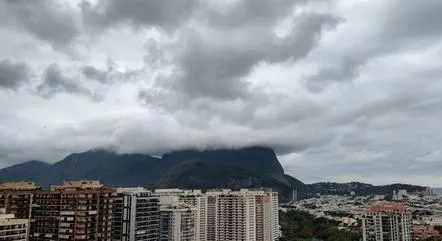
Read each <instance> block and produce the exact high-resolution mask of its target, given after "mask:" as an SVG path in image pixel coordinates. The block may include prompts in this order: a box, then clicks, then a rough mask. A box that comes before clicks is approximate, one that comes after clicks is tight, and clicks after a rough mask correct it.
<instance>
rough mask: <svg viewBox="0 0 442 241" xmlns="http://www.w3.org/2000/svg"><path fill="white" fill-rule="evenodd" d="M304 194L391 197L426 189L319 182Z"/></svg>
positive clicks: (308, 187) (311, 185)
mask: <svg viewBox="0 0 442 241" xmlns="http://www.w3.org/2000/svg"><path fill="white" fill-rule="evenodd" d="M305 186H306V189H305V190H306V193H307V195H308V196H313V195H316V194H321V195H350V192H352V191H353V192H355V194H356V195H358V196H368V195H391V194H392V193H393V190H396V191H397V190H401V189H405V190H407V192H408V193H417V192H423V191H425V189H426V188H427V187H423V186H416V185H409V184H400V183H397V184H390V185H382V186H374V185H371V184H366V183H360V182H349V183H336V182H319V183H313V184H307V185H305Z"/></svg>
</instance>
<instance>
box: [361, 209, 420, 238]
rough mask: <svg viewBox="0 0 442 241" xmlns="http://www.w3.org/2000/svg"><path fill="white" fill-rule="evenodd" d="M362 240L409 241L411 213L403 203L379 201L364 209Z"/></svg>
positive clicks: (410, 236) (410, 235)
mask: <svg viewBox="0 0 442 241" xmlns="http://www.w3.org/2000/svg"><path fill="white" fill-rule="evenodd" d="M362 238H363V241H411V240H412V234H411V213H410V212H409V211H408V210H407V207H406V206H405V205H404V204H403V203H380V204H375V205H373V206H371V207H370V208H368V209H367V210H365V212H364V215H363V219H362Z"/></svg>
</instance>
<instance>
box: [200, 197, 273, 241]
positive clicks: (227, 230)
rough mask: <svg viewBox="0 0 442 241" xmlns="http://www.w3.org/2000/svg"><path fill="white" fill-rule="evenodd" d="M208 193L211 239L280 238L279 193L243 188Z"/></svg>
mask: <svg viewBox="0 0 442 241" xmlns="http://www.w3.org/2000/svg"><path fill="white" fill-rule="evenodd" d="M207 196H208V214H209V215H208V234H209V235H208V240H211V241H212V240H213V241H227V240H259V241H274V240H277V239H278V238H279V220H278V196H277V193H275V192H271V191H264V190H259V191H251V190H247V189H241V190H240V191H231V190H219V191H211V192H207ZM275 215H276V216H275Z"/></svg>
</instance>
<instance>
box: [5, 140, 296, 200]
mask: <svg viewBox="0 0 442 241" xmlns="http://www.w3.org/2000/svg"><path fill="white" fill-rule="evenodd" d="M75 179H98V180H100V181H101V182H102V183H103V184H105V185H107V186H145V187H148V188H166V187H179V188H202V189H209V188H253V187H270V188H273V189H274V190H276V191H278V192H280V194H281V198H283V199H288V198H290V195H291V193H292V190H293V188H297V189H299V190H303V188H304V184H303V183H302V182H300V181H299V180H297V179H295V178H293V177H291V176H289V175H286V174H284V170H283V168H282V166H281V164H280V163H279V161H278V158H277V157H276V155H275V153H274V152H273V150H272V149H270V148H266V147H246V148H241V149H217V150H203V151H200V150H192V149H189V150H180V151H173V152H169V153H166V154H164V155H163V156H162V157H161V158H157V157H153V156H150V155H145V154H117V153H115V152H112V151H107V150H91V151H87V152H83V153H74V154H71V155H68V156H67V157H65V158H64V159H63V160H61V161H59V162H56V163H54V164H52V165H49V164H47V163H44V162H41V161H30V162H26V163H22V164H18V165H14V166H11V167H7V168H4V169H1V170H0V181H1V182H4V181H14V180H26V181H34V182H36V183H38V184H39V185H41V186H43V187H46V186H49V185H51V184H57V183H61V182H63V181H64V180H75Z"/></svg>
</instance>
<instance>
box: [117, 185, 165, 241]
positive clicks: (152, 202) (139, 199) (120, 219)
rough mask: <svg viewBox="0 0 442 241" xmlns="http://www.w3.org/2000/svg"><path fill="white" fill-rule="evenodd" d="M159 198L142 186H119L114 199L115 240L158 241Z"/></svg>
mask: <svg viewBox="0 0 442 241" xmlns="http://www.w3.org/2000/svg"><path fill="white" fill-rule="evenodd" d="M159 211H160V205H159V198H158V196H157V195H154V194H153V193H152V192H150V191H148V190H146V189H144V188H141V187H137V188H118V189H117V196H116V198H115V201H114V220H113V224H112V240H113V241H120V240H121V241H157V240H158V239H159V226H160V212H159Z"/></svg>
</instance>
